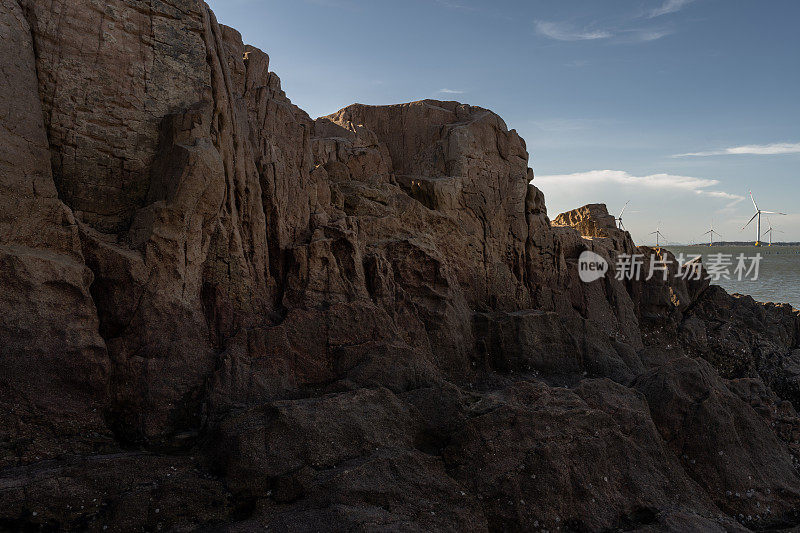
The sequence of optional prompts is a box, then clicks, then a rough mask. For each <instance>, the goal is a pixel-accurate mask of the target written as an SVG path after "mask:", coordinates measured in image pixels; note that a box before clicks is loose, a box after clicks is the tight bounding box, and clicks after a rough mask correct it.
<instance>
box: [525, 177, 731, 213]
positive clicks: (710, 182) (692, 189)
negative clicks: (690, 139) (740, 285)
mask: <svg viewBox="0 0 800 533" xmlns="http://www.w3.org/2000/svg"><path fill="white" fill-rule="evenodd" d="M533 182H534V183H535V184H536V186H537V187H543V188H559V189H562V190H575V188H576V187H587V186H590V185H616V186H629V187H639V188H645V189H652V190H672V191H679V192H680V191H683V192H686V193H691V194H696V195H701V196H706V197H709V198H718V199H723V200H728V201H729V205H734V204H737V203H739V202H741V201H742V200H744V199H745V198H744V196H740V195H738V194H731V193H727V192H724V191H720V190H715V189H712V187H716V186H717V185H719V184H720V181H719V180H716V179H707V178H695V177H692V176H677V175H674V174H651V175H649V176H633V175H631V174H629V173H627V172H625V171H623V170H590V171H588V172H576V173H573V174H555V175H549V176H537V177H536V178H535V179H534V181H533Z"/></svg>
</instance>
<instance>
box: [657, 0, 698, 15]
mask: <svg viewBox="0 0 800 533" xmlns="http://www.w3.org/2000/svg"><path fill="white" fill-rule="evenodd" d="M693 1H694V0H665V2H664V3H663V4H662V5H661V7H657V8H656V9H654V10H652V11H651V12H650V14H649V17H650V18H655V17H660V16H662V15H669V14H670V13H675V12H677V11H680V10H681V9H683V8H684V7H686V6H687V5H689V4H691V3H692V2H693Z"/></svg>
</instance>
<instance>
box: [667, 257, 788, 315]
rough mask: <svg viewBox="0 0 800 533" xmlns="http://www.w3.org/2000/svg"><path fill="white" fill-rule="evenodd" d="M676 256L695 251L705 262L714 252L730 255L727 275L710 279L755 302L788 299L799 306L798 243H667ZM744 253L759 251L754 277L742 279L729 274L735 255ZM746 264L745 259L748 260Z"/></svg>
mask: <svg viewBox="0 0 800 533" xmlns="http://www.w3.org/2000/svg"><path fill="white" fill-rule="evenodd" d="M667 249H668V250H670V251H671V252H672V253H674V254H675V255H676V256H678V255H679V254H681V253H683V254H684V256H685V258H687V259H688V258H692V257H696V256H698V255H701V256H702V257H703V263H704V264H708V263H709V261H714V260H716V259H717V258H715V257H712V256H716V255H717V254H726V255H728V254H729V255H731V256H732V258H733V263H734V266H733V267H732V268H731V276H730V279H725V278H721V279H719V280H718V281H712V283H713V284H715V285H720V286H722V288H724V289H725V290H727V291H728V292H729V293H731V294H733V293H739V294H749V295H750V296H752V297H753V298H754V299H755V300H757V301H759V302H775V303H788V304H791V305H792V307H794V308H795V309H800V247H796V246H760V247H755V246H713V247H711V246H668V247H667ZM740 254H744V255H745V257H747V258H751V257H754V256H755V255H756V254H761V262H760V267H759V273H758V279H751V278H752V276H746V277H745V278H744V279H743V280H741V281H740V280H739V279H737V276H735V275H733V270H734V269H735V266H736V263H737V262H738V257H739V256H740ZM748 265H749V262H748Z"/></svg>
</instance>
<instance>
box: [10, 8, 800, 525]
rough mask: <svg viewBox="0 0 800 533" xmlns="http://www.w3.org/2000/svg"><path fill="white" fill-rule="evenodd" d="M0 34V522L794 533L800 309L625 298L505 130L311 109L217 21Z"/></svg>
mask: <svg viewBox="0 0 800 533" xmlns="http://www.w3.org/2000/svg"><path fill="white" fill-rule="evenodd" d="M0 35H1V36H2V39H0V59H2V64H1V65H2V71H3V74H4V76H3V77H2V78H0V87H2V88H3V93H4V94H13V95H15V97H14V98H10V99H8V100H9V105H8V106H7V107H6V108H4V110H3V111H0V140H2V142H1V143H0V190H1V191H2V195H1V196H0V202H2V203H3V209H2V211H0V237H2V241H0V281H2V287H3V291H4V298H3V300H2V302H0V340H2V342H0V407H2V408H3V409H2V414H1V415H0V420H2V422H3V423H2V426H1V427H2V429H0V450H2V455H0V528H5V529H12V530H16V529H68V530H120V531H123V530H133V529H145V530H156V529H165V530H190V529H198V528H204V529H209V528H211V529H213V528H216V529H220V530H225V531H249V530H262V529H268V530H299V531H312V530H335V531H338V530H344V529H348V530H349V529H358V530H364V529H371V530H378V529H380V530H387V529H388V530H404V531H423V530H424V531H430V530H459V531H462V530H463V531H500V530H536V529H547V530H557V529H559V528H561V529H563V530H581V531H584V530H604V529H619V528H621V529H637V528H638V529H641V530H674V529H681V528H682V529H684V530H695V529H702V530H709V531H715V530H717V531H736V530H742V528H743V527H745V526H748V527H750V526H752V527H758V528H767V527H779V526H780V527H783V526H790V525H795V524H797V523H800V520H798V518H797V513H798V509H800V502H798V497H800V476H798V472H797V469H796V466H795V463H796V459H795V458H794V457H796V453H797V451H798V450H797V446H798V445H797V442H798V435H800V419H799V418H798V417H797V414H796V407H797V402H798V401H800V399H798V396H797V390H798V389H797V376H798V375H800V370H798V368H797V367H798V365H797V362H798V361H797V359H798V353H800V351H799V350H800V344H799V341H800V333H799V332H800V325H799V324H800V319H799V318H798V314H797V312H796V311H794V310H791V309H790V308H786V307H777V306H763V305H760V304H757V303H755V302H754V301H752V299H749V298H746V297H731V296H729V295H727V294H725V293H724V291H721V289H718V288H715V287H709V286H708V283H707V282H702V281H699V282H692V281H686V280H683V279H680V278H679V277H678V278H676V276H675V274H676V273H677V271H676V269H675V268H673V269H672V270H671V271H669V272H668V273H667V274H668V275H667V276H666V279H664V278H662V277H660V276H655V277H653V278H652V279H650V280H626V279H616V277H615V276H614V275H613V274H614V268H615V265H616V260H617V258H618V257H619V256H620V255H622V254H630V253H638V254H642V255H643V256H645V258H646V262H645V265H644V267H643V270H645V271H647V270H648V268H649V266H650V263H649V261H657V260H663V259H670V258H671V256H669V255H668V252H666V251H664V250H651V249H648V248H639V247H637V246H636V245H635V243H634V242H633V241H632V240H631V238H630V235H628V234H627V233H626V232H624V231H622V230H619V229H617V228H616V227H615V225H614V221H613V217H611V216H610V215H608V213H607V211H606V210H605V207H603V206H587V207H585V208H582V209H580V210H576V211H575V212H572V213H570V214H565V215H561V216H559V217H558V218H557V219H556V221H555V223H553V224H551V221H550V219H549V217H548V214H547V209H546V206H545V199H544V195H543V194H542V192H541V191H540V190H539V189H537V188H536V187H535V185H534V184H535V179H534V177H533V172H532V170H531V169H529V168H528V167H527V161H528V154H527V151H526V146H525V143H524V141H523V140H522V139H521V138H520V137H519V136H518V135H517V133H516V132H515V131H514V130H509V129H508V127H507V126H506V124H505V123H504V122H503V121H502V119H500V117H498V116H497V115H496V114H494V113H492V112H491V111H489V110H486V109H482V108H479V107H474V106H469V105H464V104H460V103H457V102H440V101H433V100H426V101H421V102H414V103H409V104H401V105H395V106H364V105H358V104H356V105H353V106H349V107H347V108H345V109H342V110H340V111H339V112H337V113H335V114H333V115H330V116H328V117H322V118H318V119H316V120H312V119H311V118H310V117H309V116H308V115H307V114H306V113H304V112H303V111H302V110H300V109H298V108H297V107H296V106H294V105H293V104H292V103H291V101H290V100H289V99H288V98H287V97H286V95H285V94H284V92H283V91H282V90H281V86H280V80H279V78H278V77H277V75H276V74H274V73H272V72H270V71H269V57H268V56H267V55H266V54H265V53H263V52H262V51H260V50H257V49H255V48H253V47H250V46H247V45H245V44H243V42H242V39H241V36H240V35H239V34H238V33H237V32H236V31H235V30H233V29H231V28H227V27H225V26H222V25H220V24H218V23H217V22H216V20H215V18H214V15H213V13H211V11H210V10H209V9H208V8H207V6H205V4H203V3H202V2H199V1H196V0H169V1H164V2H153V3H142V2H135V1H132V0H114V1H110V2H103V3H97V2H93V1H90V0H81V1H79V2H75V1H72V0H71V1H66V0H56V1H48V2H42V1H39V0H0ZM532 180H533V184H531V181H532ZM586 250H591V251H593V252H595V253H597V254H599V255H601V256H602V257H604V258H605V259H606V260H607V261H608V262H609V264H610V265H612V271H611V272H610V274H609V275H608V276H606V277H605V278H603V279H600V280H597V281H594V282H592V283H583V282H581V281H580V278H579V275H578V267H577V262H578V257H579V256H580V254H581V253H582V252H583V251H586Z"/></svg>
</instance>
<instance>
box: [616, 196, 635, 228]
mask: <svg viewBox="0 0 800 533" xmlns="http://www.w3.org/2000/svg"><path fill="white" fill-rule="evenodd" d="M629 203H631V201H630V200H628V201H627V202H625V206H623V208H622V211H620V212H619V216H618V217H616V218H615V219H614V221H615V222H616V223H617V228H618V229H621V230H625V226H623V225H622V214H623V213H625V209H627V207H628V204H629ZM625 231H627V230H625Z"/></svg>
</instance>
